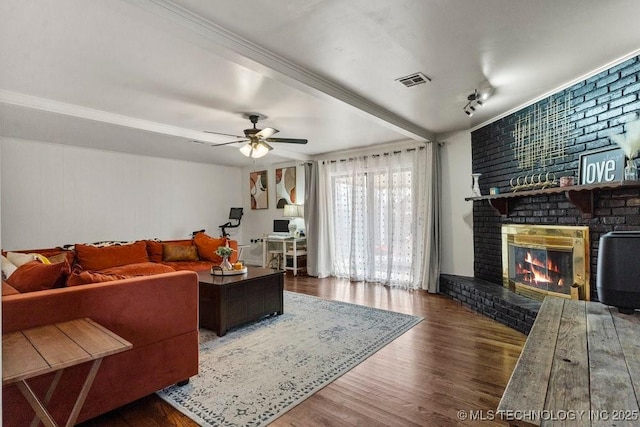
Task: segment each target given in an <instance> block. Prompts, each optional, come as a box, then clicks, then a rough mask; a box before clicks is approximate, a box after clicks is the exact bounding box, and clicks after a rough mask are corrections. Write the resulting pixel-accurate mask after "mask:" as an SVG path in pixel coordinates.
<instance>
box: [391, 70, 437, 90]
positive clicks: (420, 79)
mask: <svg viewBox="0 0 640 427" xmlns="http://www.w3.org/2000/svg"><path fill="white" fill-rule="evenodd" d="M396 81H398V82H400V83H402V84H403V85H405V86H406V87H411V86H416V85H421V84H423V83H426V82H430V81H431V79H430V78H429V77H427V76H425V75H424V74H422V73H414V74H410V75H408V76H404V77H400V78H398V79H396Z"/></svg>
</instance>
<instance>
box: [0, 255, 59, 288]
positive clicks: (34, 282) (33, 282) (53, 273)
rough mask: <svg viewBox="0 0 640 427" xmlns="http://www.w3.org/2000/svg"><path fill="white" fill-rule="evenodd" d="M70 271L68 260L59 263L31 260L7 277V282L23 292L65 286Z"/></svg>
mask: <svg viewBox="0 0 640 427" xmlns="http://www.w3.org/2000/svg"><path fill="white" fill-rule="evenodd" d="M69 271H70V268H69V263H68V262H66V261H64V262H60V263H58V264H42V263H41V262H40V261H31V262H28V263H26V264H23V265H21V266H20V267H18V269H17V270H16V271H14V272H13V274H12V275H11V276H10V277H9V278H8V279H7V283H8V284H10V285H11V286H13V287H14V288H16V290H17V291H18V292H22V293H24V292H34V291H42V290H45V289H51V288H58V287H62V286H64V281H65V278H66V275H67V274H69Z"/></svg>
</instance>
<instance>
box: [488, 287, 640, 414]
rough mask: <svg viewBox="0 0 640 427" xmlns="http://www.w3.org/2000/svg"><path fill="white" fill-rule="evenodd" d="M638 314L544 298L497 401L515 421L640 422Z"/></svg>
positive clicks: (593, 304) (639, 318)
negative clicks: (507, 381) (639, 398)
mask: <svg viewBox="0 0 640 427" xmlns="http://www.w3.org/2000/svg"><path fill="white" fill-rule="evenodd" d="M636 396H640V316H638V315H625V314H620V313H618V311H617V309H615V308H613V307H611V308H610V307H607V306H605V305H603V304H600V303H597V302H585V301H576V300H568V299H563V298H555V297H547V298H545V300H544V302H543V303H542V306H541V308H540V311H539V313H538V316H537V318H536V321H535V323H534V324H533V328H532V329H531V333H530V334H529V337H528V338H527V341H526V343H525V345H524V348H523V350H522V354H521V355H520V359H519V360H518V363H517V365H516V367H515V369H514V371H513V373H512V375H511V379H510V380H509V383H508V384H507V388H506V389H505V391H504V394H503V395H502V399H501V401H500V404H499V405H498V411H497V414H498V416H499V417H500V418H501V419H502V420H505V421H508V422H509V425H512V426H530V425H534V426H539V425H554V426H555V425H576V426H589V425H594V426H596V425H603V426H604V425H606V426H610V425H616V426H624V425H629V426H634V425H635V426H637V425H640V409H639V405H638V398H637V397H636Z"/></svg>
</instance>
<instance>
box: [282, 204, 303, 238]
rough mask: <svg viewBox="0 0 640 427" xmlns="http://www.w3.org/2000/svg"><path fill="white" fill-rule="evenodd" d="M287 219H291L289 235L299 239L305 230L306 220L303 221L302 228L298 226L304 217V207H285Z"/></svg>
mask: <svg viewBox="0 0 640 427" xmlns="http://www.w3.org/2000/svg"><path fill="white" fill-rule="evenodd" d="M284 216H285V218H291V220H290V221H289V233H290V234H291V235H292V236H294V237H297V236H296V235H297V234H298V233H299V231H300V230H301V229H304V220H302V227H299V226H298V222H299V218H303V217H304V205H284Z"/></svg>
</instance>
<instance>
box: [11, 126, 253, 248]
mask: <svg viewBox="0 0 640 427" xmlns="http://www.w3.org/2000/svg"><path fill="white" fill-rule="evenodd" d="M1 145H2V147H1V150H2V157H1V167H0V174H1V179H0V183H1V206H2V211H1V217H0V218H1V225H2V227H1V235H2V244H3V248H4V249H36V248H47V247H53V246H59V245H64V244H71V243H79V242H93V241H100V240H134V239H145V238H155V237H157V238H160V239H182V238H188V237H190V235H191V232H192V231H194V230H199V229H203V228H204V229H206V230H207V233H208V234H210V235H213V236H217V235H219V233H220V230H219V228H218V225H220V224H223V223H225V222H226V221H227V219H228V216H229V208H230V207H231V206H241V205H242V202H243V200H242V196H241V195H242V194H243V191H242V190H241V188H240V187H241V170H240V169H239V168H232V167H223V166H214V165H209V164H201V163H192V162H186V161H179V160H169V159H161V158H153V157H145V156H139V155H132V154H124V153H116V152H109V151H102V150H95V149H87V148H79V147H73V146H67V145H60V144H52V143H43V142H34V141H25V140H18V139H11V138H4V139H3V140H2V141H1ZM232 238H235V239H238V240H242V232H241V230H238V229H236V231H235V233H234V234H232Z"/></svg>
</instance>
